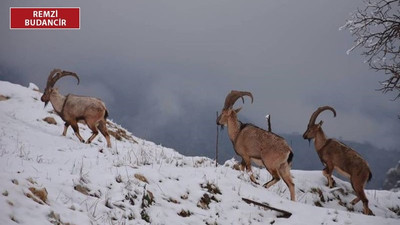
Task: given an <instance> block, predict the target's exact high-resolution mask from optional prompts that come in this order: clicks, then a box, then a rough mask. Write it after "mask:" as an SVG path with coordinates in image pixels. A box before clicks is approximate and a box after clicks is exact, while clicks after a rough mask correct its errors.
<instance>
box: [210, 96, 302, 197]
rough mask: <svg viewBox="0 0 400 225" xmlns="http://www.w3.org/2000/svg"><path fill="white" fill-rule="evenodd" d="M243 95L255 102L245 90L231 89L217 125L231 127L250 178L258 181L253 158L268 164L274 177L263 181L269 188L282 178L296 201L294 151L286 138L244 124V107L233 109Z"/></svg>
mask: <svg viewBox="0 0 400 225" xmlns="http://www.w3.org/2000/svg"><path fill="white" fill-rule="evenodd" d="M243 96H249V97H250V98H251V102H253V95H252V94H251V93H250V92H245V91H231V92H230V93H229V94H228V95H227V96H226V99H225V105H224V108H223V109H222V112H221V115H219V116H218V118H217V124H218V125H226V126H228V135H229V138H230V140H231V141H232V144H233V149H234V150H235V152H236V153H237V154H238V155H239V156H240V157H241V158H242V162H241V170H244V168H246V169H247V171H249V172H250V179H251V181H252V182H254V183H256V184H258V183H257V181H256V179H255V178H254V176H253V173H252V170H251V161H253V162H254V163H256V164H257V165H259V166H265V168H267V170H268V172H269V173H270V174H271V175H272V179H271V180H270V181H268V182H267V183H265V184H264V187H266V188H269V187H271V186H272V185H274V184H275V183H276V182H278V181H279V180H280V178H282V179H283V181H284V182H285V183H286V185H287V186H288V188H289V191H290V199H291V200H292V201H295V190H294V183H293V180H292V177H291V174H290V163H291V161H292V158H293V153H292V150H291V148H290V147H289V145H288V144H287V143H286V141H285V139H283V138H282V137H280V136H278V135H276V134H274V133H272V132H268V131H266V130H263V129H261V128H259V127H256V126H254V125H252V124H243V123H241V122H240V121H239V120H238V118H237V113H238V112H239V111H240V109H241V108H238V109H233V105H234V104H235V102H236V101H237V100H238V99H239V98H242V101H243V102H244V98H243Z"/></svg>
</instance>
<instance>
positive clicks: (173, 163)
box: [0, 81, 400, 225]
mask: <svg viewBox="0 0 400 225" xmlns="http://www.w3.org/2000/svg"><path fill="white" fill-rule="evenodd" d="M36 88H37V86H36V85H34V84H30V85H29V88H26V87H23V86H20V85H17V84H12V83H9V82H5V81H0V95H4V96H8V97H10V98H9V99H8V100H4V101H0V165H2V166H1V167H0V179H1V180H0V181H1V182H0V192H1V195H0V224H15V222H17V223H18V224H30V225H35V224H40V225H43V224H66V223H70V224H148V222H146V221H145V220H144V219H148V220H149V221H150V222H151V224H289V225H290V224H307V225H309V224H398V223H399V215H397V214H398V213H399V211H400V192H391V191H380V190H367V191H366V194H367V197H368V198H369V200H370V208H371V209H372V211H373V212H374V213H375V215H376V216H366V215H363V214H362V204H361V202H360V203H358V204H356V205H355V206H351V204H350V201H351V200H353V199H354V198H355V196H354V193H353V191H352V189H351V185H350V184H349V183H348V182H346V181H342V180H340V179H338V178H335V180H336V182H337V188H334V189H329V188H328V187H326V179H325V178H324V177H323V176H322V174H321V171H297V170H292V175H293V177H294V182H295V185H296V198H297V202H292V201H290V200H289V191H288V189H287V187H286V185H285V184H284V183H283V182H282V181H280V182H278V183H277V184H275V185H274V186H272V187H271V188H270V189H265V188H263V187H262V185H254V184H252V183H251V182H250V179H249V176H248V174H247V173H244V172H240V171H237V170H234V169H233V166H234V165H235V164H236V163H237V162H236V161H235V160H233V159H232V160H229V161H227V162H225V164H224V165H219V166H218V167H215V164H214V162H213V160H211V159H209V158H205V157H186V156H183V155H181V154H179V153H178V152H177V151H175V150H173V149H170V148H166V147H163V146H160V145H156V144H154V143H152V142H149V141H146V140H143V139H140V138H138V137H135V136H133V135H132V134H131V133H130V132H128V131H126V130H125V129H123V128H122V127H121V126H120V125H117V124H115V123H113V122H112V121H111V122H110V123H109V129H111V130H113V131H116V130H119V131H122V132H125V133H126V136H122V138H121V140H117V139H116V138H114V137H112V138H111V140H112V145H113V147H112V148H106V142H105V139H104V137H102V136H101V135H99V136H98V137H96V139H95V140H94V141H93V143H92V144H83V143H80V142H79V140H78V139H77V138H76V137H75V136H74V134H73V132H72V129H71V128H70V129H69V130H68V133H67V136H66V137H64V136H62V135H61V133H62V131H63V121H62V120H61V119H60V118H59V117H58V116H57V115H55V114H54V113H52V106H51V104H49V105H48V106H47V107H45V108H43V106H44V104H43V103H42V102H41V101H40V96H41V93H40V92H38V91H34V90H33V89H36ZM109 110H110V111H112V109H109ZM47 116H51V117H54V118H55V120H56V121H57V125H51V124H48V123H46V122H45V121H43V120H42V119H43V118H45V117H47ZM80 131H81V135H82V136H83V137H84V138H88V137H89V136H90V130H89V129H88V128H87V127H86V126H85V125H83V124H80ZM233 154H234V152H233V151H232V155H233ZM294 160H296V159H294ZM254 172H255V174H256V175H257V177H258V179H259V182H260V183H265V182H267V181H268V180H269V179H270V178H271V176H270V175H269V174H268V172H267V171H266V170H265V169H259V168H256V167H255V168H254ZM143 177H144V178H143ZM142 178H143V179H142ZM207 185H208V186H214V187H217V188H218V189H219V190H220V193H214V192H213V190H215V189H207V188H206V186H207ZM30 187H35V188H37V189H41V188H45V189H46V190H47V193H48V196H47V200H46V201H45V202H44V203H43V202H42V204H39V203H38V202H35V201H33V200H32V199H31V198H28V197H27V195H29V194H31V192H30V190H29V188H30ZM78 190H81V191H78ZM82 190H83V191H82ZM85 192H86V193H85ZM205 194H206V195H208V196H209V197H210V198H211V200H210V202H209V205H208V206H207V205H204V204H203V208H201V207H199V206H200V205H201V204H200V199H201V198H202V197H204V196H205ZM242 198H248V199H251V200H254V201H257V202H260V203H266V204H269V205H271V206H273V207H275V208H279V209H283V210H286V211H289V212H291V213H292V216H291V217H290V218H278V217H277V215H278V214H277V213H276V212H274V211H270V210H266V209H264V208H261V207H259V206H254V205H250V204H247V203H245V202H244V201H243V200H242ZM315 205H319V206H320V207H317V206H315ZM396 210H397V211H396ZM393 211H396V212H397V214H396V213H395V212H393ZM181 212H186V213H187V214H188V216H187V217H183V216H182V215H179V214H180V213H181ZM142 218H144V219H142Z"/></svg>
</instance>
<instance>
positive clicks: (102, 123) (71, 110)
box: [41, 69, 111, 148]
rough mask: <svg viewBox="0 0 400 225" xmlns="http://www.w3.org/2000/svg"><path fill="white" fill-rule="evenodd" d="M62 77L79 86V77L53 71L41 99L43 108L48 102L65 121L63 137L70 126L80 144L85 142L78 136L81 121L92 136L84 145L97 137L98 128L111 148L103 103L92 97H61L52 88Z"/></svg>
mask: <svg viewBox="0 0 400 225" xmlns="http://www.w3.org/2000/svg"><path fill="white" fill-rule="evenodd" d="M64 76H73V77H75V78H76V79H77V80H78V84H79V77H78V75H76V73H72V72H69V71H61V70H60V69H54V70H53V71H51V72H50V75H49V77H48V78H47V84H46V88H45V90H44V93H43V95H42V97H41V100H42V102H44V104H45V106H46V105H47V104H48V103H49V101H50V102H51V104H52V105H53V108H54V111H55V112H56V113H57V114H58V115H59V116H60V117H61V119H62V120H64V121H65V124H64V132H63V135H64V136H65V135H66V134H67V129H68V126H69V125H71V127H72V129H73V130H74V132H75V135H76V136H77V137H78V139H79V140H80V141H81V142H85V141H84V140H83V138H82V137H81V135H80V134H79V127H78V121H80V120H83V121H85V123H86V124H87V126H88V127H89V128H90V129H91V130H92V136H90V138H89V139H88V140H87V141H86V143H91V142H92V140H93V139H94V138H95V137H96V136H97V134H98V133H99V132H98V130H97V128H98V129H99V130H100V132H101V133H102V134H103V136H104V137H105V138H106V140H107V147H109V148H111V141H110V135H109V134H108V131H107V127H106V118H107V116H108V111H107V109H106V106H105V104H104V102H102V101H101V100H100V99H97V98H93V97H86V96H77V95H72V94H68V95H67V96H64V95H61V94H60V93H59V92H58V90H57V88H54V84H55V83H56V82H57V80H58V79H60V78H61V77H64Z"/></svg>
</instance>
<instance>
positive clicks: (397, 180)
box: [383, 161, 400, 191]
mask: <svg viewBox="0 0 400 225" xmlns="http://www.w3.org/2000/svg"><path fill="white" fill-rule="evenodd" d="M383 188H384V189H386V190H394V191H399V190H400V161H399V162H398V163H397V165H396V166H395V167H393V168H390V169H389V170H388V171H387V173H386V179H385V182H384V183H383Z"/></svg>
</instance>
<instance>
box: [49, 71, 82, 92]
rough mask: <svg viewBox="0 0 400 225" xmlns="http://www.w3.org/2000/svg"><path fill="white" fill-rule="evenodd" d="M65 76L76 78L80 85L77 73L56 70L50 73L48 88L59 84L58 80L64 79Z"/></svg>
mask: <svg viewBox="0 0 400 225" xmlns="http://www.w3.org/2000/svg"><path fill="white" fill-rule="evenodd" d="M55 74H56V75H55ZM54 75H55V76H54ZM64 76H73V77H75V78H76V79H77V80H78V84H79V77H78V75H76V73H73V72H69V71H61V70H60V69H54V70H53V71H51V72H50V75H49V77H48V78H47V87H53V86H54V84H55V83H56V82H57V80H59V79H60V78H61V77H64ZM47 87H46V88H47Z"/></svg>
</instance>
